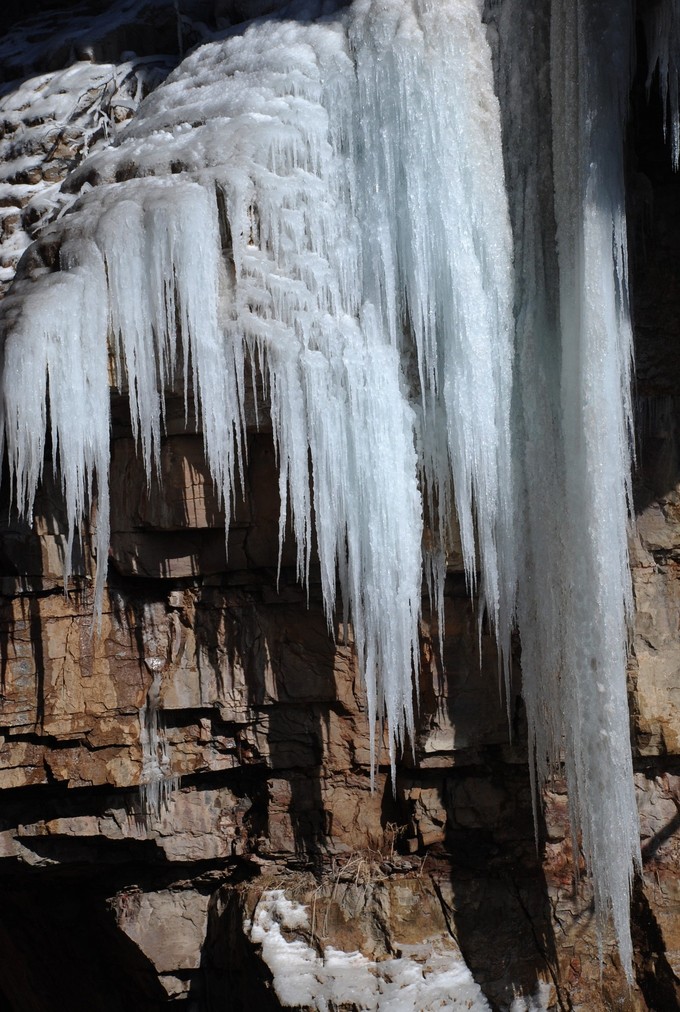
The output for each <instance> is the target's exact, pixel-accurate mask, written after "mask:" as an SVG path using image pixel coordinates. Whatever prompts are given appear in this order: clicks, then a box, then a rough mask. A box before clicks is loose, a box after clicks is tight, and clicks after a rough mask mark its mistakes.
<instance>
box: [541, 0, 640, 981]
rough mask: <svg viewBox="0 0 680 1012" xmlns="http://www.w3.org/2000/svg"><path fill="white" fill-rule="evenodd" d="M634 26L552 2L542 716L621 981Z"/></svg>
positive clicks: (616, 13)
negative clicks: (560, 630) (558, 611)
mask: <svg viewBox="0 0 680 1012" xmlns="http://www.w3.org/2000/svg"><path fill="white" fill-rule="evenodd" d="M632 32H633V12H632V4H631V3H628V2H623V3H622V2H612V3H604V4H603V3H601V2H597V0H578V2H576V3H575V2H574V0H553V5H552V45H551V71H552V73H551V83H552V95H553V164H554V178H555V217H556V224H557V240H558V261H559V272H560V326H561V330H562V373H561V404H562V419H563V422H562V424H563V441H564V480H565V499H566V502H567V503H568V507H567V509H566V511H565V517H564V540H563V543H564V559H563V569H562V574H561V578H562V581H563V587H564V593H565V595H566V601H567V607H566V612H565V616H564V626H565V628H564V635H563V665H564V668H563V671H564V672H568V679H567V678H565V677H564V674H563V676H562V678H561V679H560V698H554V699H551V700H550V709H551V710H552V711H553V712H554V711H555V710H557V709H558V708H559V712H560V713H561V714H563V728H562V730H563V732H564V735H565V760H566V770H567V781H568V786H569V792H570V797H571V805H572V811H573V812H574V813H575V815H576V817H575V818H574V820H573V821H574V823H575V826H578V827H579V828H580V830H581V833H582V848H583V853H584V855H585V858H586V862H587V865H588V868H589V869H590V870H591V871H592V873H593V887H594V891H595V905H596V910H597V911H598V915H599V918H600V923H601V924H602V923H603V922H604V920H605V918H606V916H607V915H609V914H611V918H612V920H613V924H614V928H615V931H616V937H617V939H618V943H619V950H620V953H621V959H622V961H623V964H624V966H625V968H626V972H627V973H628V975H629V977H632V946H631V940H630V928H629V915H630V889H631V879H632V875H633V870H634V868H635V867H636V866H638V867H639V865H640V844H639V826H638V819H637V809H636V804H635V793H634V786H633V771H632V760H631V750H630V737H629V715H628V705H627V690H626V661H627V641H628V636H627V633H628V619H629V618H630V615H631V612H632V589H631V581H630V571H629V563H628V545H627V535H628V529H629V521H630V516H629V508H630V505H631V489H630V445H631V436H632V432H631V429H632V422H631V402H630V396H631V395H630V379H631V361H632V333H631V324H630V318H629V313H628V291H627V264H626V219H625V188H624V176H623V128H624V119H625V116H626V113H627V107H628V93H629V88H630V71H631V41H632ZM558 745H559V743H558V742H554V743H553V748H554V749H555V751H554V752H553V755H554V756H555V757H556V756H557V751H556V749H557V747H558ZM538 760H539V763H542V762H543V756H539V757H538Z"/></svg>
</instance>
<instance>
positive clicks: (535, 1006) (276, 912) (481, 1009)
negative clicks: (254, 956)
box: [246, 889, 551, 1012]
mask: <svg viewBox="0 0 680 1012" xmlns="http://www.w3.org/2000/svg"><path fill="white" fill-rule="evenodd" d="M309 929H310V923H309V916H308V913H307V909H306V907H304V906H302V905H301V904H300V903H297V902H296V901H294V900H291V899H289V898H288V897H287V896H286V894H285V891H284V890H282V889H273V890H269V891H267V892H265V893H263V895H262V898H261V900H260V902H259V903H258V905H257V907H256V909H255V912H254V914H253V918H252V921H250V922H247V923H246V931H247V932H248V936H249V938H250V941H251V942H254V943H255V944H256V945H258V946H260V950H261V956H262V959H263V960H264V962H265V963H266V964H267V967H268V968H269V970H270V971H271V974H272V977H273V988H274V990H275V992H276V996H277V998H278V1000H279V1001H280V1002H281V1005H282V1007H283V1008H298V1009H299V1008H305V1009H316V1010H318V1012H329V1010H331V1009H335V1008H340V1007H345V1006H348V1005H351V1006H352V1007H353V1008H358V1009H365V1010H381V1012H458V1010H460V1012H463V1010H464V1012H490V1008H491V1007H490V1005H489V1003H488V1002H487V1000H486V998H485V997H484V995H483V994H482V991H481V989H480V987H479V985H478V984H476V983H475V981H474V979H473V977H472V974H471V973H470V971H469V969H468V967H467V965H466V963H465V960H464V959H463V957H462V955H461V953H460V950H459V949H458V947H457V946H456V945H455V943H454V942H453V940H452V939H451V940H447V942H446V944H444V943H443V942H442V940H441V939H439V940H437V941H431V942H430V941H428V940H427V939H425V940H424V941H423V943H422V944H420V945H403V946H400V951H399V955H398V956H396V957H394V958H392V959H384V960H380V961H375V960H370V959H367V958H366V957H365V956H363V955H362V954H361V953H360V952H344V951H342V950H341V949H337V948H334V947H333V946H330V945H328V946H325V947H323V948H321V949H318V948H312V946H311V945H309V943H308V942H307V941H305V939H304V938H303V937H301V936H298V937H297V938H296V937H295V933H296V932H300V931H302V932H306V933H307V935H308V933H309ZM550 992H551V988H550V987H549V986H548V985H539V987H538V991H537V993H536V995H535V996H534V997H531V998H521V997H518V998H516V999H515V1000H514V1001H513V1002H512V1005H511V1006H510V1008H509V1009H508V1010H507V1012H545V1010H546V1009H547V1007H548V1006H547V1001H548V1000H549V997H550Z"/></svg>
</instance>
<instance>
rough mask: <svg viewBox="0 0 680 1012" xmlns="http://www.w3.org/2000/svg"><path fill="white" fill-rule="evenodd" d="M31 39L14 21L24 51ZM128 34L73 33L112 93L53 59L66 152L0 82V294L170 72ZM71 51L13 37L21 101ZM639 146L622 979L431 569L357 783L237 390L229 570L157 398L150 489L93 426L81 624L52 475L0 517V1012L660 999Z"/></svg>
mask: <svg viewBox="0 0 680 1012" xmlns="http://www.w3.org/2000/svg"><path fill="white" fill-rule="evenodd" d="M48 6H49V5H48ZM157 6H158V5H157ZM247 7H248V5H243V4H242V5H239V4H223V5H218V7H217V8H214V9H213V7H212V5H205V8H203V7H201V5H200V4H194V5H193V6H192V7H191V8H189V7H188V6H186V5H180V8H181V11H180V15H179V19H178V20H175V15H174V8H172V6H171V5H170V8H169V9H165V8H163V10H164V13H163V17H162V19H161V22H160V23H162V25H163V26H164V28H163V35H162V37H163V39H165V40H166V41H167V43H168V48H169V46H170V45H172V46H174V45H175V44H176V43H175V39H174V35H173V33H174V32H175V31H176V30H177V29H179V36H180V39H182V38H184V40H185V41H184V43H183V44H185V45H189V44H191V43H192V42H193V41H195V40H196V38H198V37H200V36H201V33H206V32H209V31H210V30H217V29H218V28H220V27H222V28H224V26H225V24H227V23H228V22H230V21H231V22H236V21H237V20H238V19H239V18H244V17H245V16H247V15H249V14H252V13H262V12H263V10H258V11H257V12H253V10H252V8H248V9H246V8H247ZM260 8H264V5H260ZM160 9H161V7H160V6H159V10H160ZM101 10H103V8H102V7H101V5H100V11H101ZM168 10H169V11H170V12H171V13H170V14H169V13H168ZM52 16H54V17H58V16H59V15H52V14H51V13H50V12H49V10H46V12H45V13H44V14H43V16H42V17H43V18H44V19H46V20H45V21H44V22H43V23H42V28H39V27H38V26H34V29H33V31H34V32H37V33H38V35H40V37H41V38H42V37H43V36H46V35H48V33H47V32H46V29H45V25H46V24H47V25H49V22H48V20H47V19H49V18H50V17H52ZM135 17H136V18H137V20H135V19H134V18H133V19H131V20H129V21H128V22H127V23H126V24H125V26H124V27H121V26H118V27H117V28H116V30H115V32H114V33H113V35H112V34H110V33H108V34H107V31H105V30H104V29H102V35H101V37H99V38H95V39H94V41H93V40H92V38H90V37H89V36H87V33H86V34H85V37H84V39H81V43H82V45H83V46H84V47H85V48H86V49H87V48H88V47H89V48H90V49H92V50H93V55H94V56H95V57H96V58H97V60H98V61H101V60H103V59H104V57H105V58H106V59H107V60H110V61H111V67H112V68H115V67H117V66H118V67H120V66H121V65H123V64H122V62H121V61H122V54H123V51H124V50H126V49H131V48H134V49H136V50H137V54H136V56H131V55H130V54H129V53H127V54H126V59H125V64H124V66H125V68H126V69H125V72H124V73H122V72H118V76H117V77H116V75H115V74H114V73H113V70H112V71H111V74H110V75H108V76H107V74H103V73H102V71H101V64H91V63H89V62H88V63H82V62H80V63H78V64H77V65H76V69H77V73H78V74H79V75H80V79H81V82H82V88H83V93H82V95H83V100H82V104H78V106H77V110H76V112H77V115H72V116H71V118H70V119H69V120H68V124H67V125H68V129H65V128H64V127H63V124H62V122H61V120H60V119H59V116H60V115H61V113H60V111H59V109H57V110H56V111H54V112H53V113H50V111H49V109H48V108H47V105H46V107H45V108H44V109H43V110H42V111H41V112H40V116H38V117H36V115H35V112H36V110H35V104H34V102H33V100H30V102H29V100H28V99H27V100H26V104H25V105H24V106H23V107H22V102H21V100H20V96H21V92H20V91H19V90H18V89H17V88H16V87H15V86H14V85H12V86H8V89H7V91H6V95H5V99H4V102H5V106H4V107H3V115H4V121H3V124H4V125H3V131H4V133H3V138H2V141H1V142H0V143H2V144H3V145H4V150H3V157H4V162H5V164H6V166H8V168H7V169H6V174H5V181H4V182H3V184H2V191H1V192H2V201H3V205H4V207H3V210H4V213H3V218H2V227H3V235H4V236H5V238H6V240H7V245H6V247H4V256H5V259H4V260H3V263H2V266H3V268H4V269H5V272H6V274H5V275H3V278H2V280H6V281H9V280H10V278H11V276H12V274H13V270H14V266H15V263H16V258H17V255H18V253H20V252H21V249H22V248H23V247H24V246H25V245H26V243H27V242H28V241H29V240H30V239H31V238H33V236H34V234H37V229H38V227H39V224H40V222H41V220H42V216H43V215H46V216H47V217H49V216H50V215H52V214H55V213H58V211H59V210H60V208H61V207H62V205H61V204H60V203H59V202H60V200H62V198H61V197H60V196H59V195H58V194H56V193H55V194H52V195H50V197H49V200H47V199H46V197H45V192H46V191H45V186H44V184H45V183H47V184H50V183H58V182H59V180H60V178H61V177H62V176H63V175H64V174H65V173H66V172H67V171H68V170H69V169H70V168H72V167H73V166H74V164H76V163H77V162H78V161H79V159H80V158H81V157H82V155H83V153H84V152H85V151H86V150H87V148H88V146H90V145H93V144H96V143H102V141H103V140H105V134H106V129H109V128H110V124H111V123H113V124H115V122H118V121H123V120H124V119H125V118H126V117H127V116H128V115H129V114H130V113H131V112H132V110H133V108H134V106H135V103H136V102H137V101H139V99H140V98H141V96H142V94H143V92H144V90H145V89H147V88H149V87H152V86H153V83H154V81H155V80H157V79H158V77H159V76H161V75H162V73H163V72H164V69H167V67H168V66H169V65H170V64H171V62H172V59H171V58H163V59H155V58H154V59H152V56H153V45H154V41H153V40H154V38H156V40H157V38H158V36H154V32H153V26H154V24H156V25H157V24H158V23H159V22H158V20H157V19H158V17H159V14H158V11H156V9H155V7H154V5H153V4H149V6H148V7H144V5H142V4H138V5H137V6H136V8H135ZM149 25H151V29H150V28H149ZM80 27H82V26H80ZM62 28H63V24H62ZM64 32H65V37H66V38H67V39H68V32H67V31H66V29H64ZM73 32H75V29H73ZM41 33H42V35H41ZM76 36H77V33H75V35H74V38H75V37H76ZM77 38H80V36H77ZM79 44H80V43H79ZM65 45H66V43H63V44H62V47H61V49H60V50H58V52H57V54H56V55H55V53H54V51H53V49H50V46H49V45H47V46H43V48H42V49H41V48H40V46H39V45H38V44H37V43H36V46H37V50H36V53H35V54H34V55H32V56H31V61H32V62H29V63H28V64H27V65H26V71H27V72H29V71H30V73H37V72H38V71H40V72H45V73H48V72H49V74H54V75H57V77H50V78H49V80H48V79H47V78H46V79H45V82H46V83H45V85H44V87H43V91H44V92H45V93H46V94H47V93H48V92H49V91H50V88H52V90H53V91H54V92H56V93H58V82H59V80H60V79H59V77H58V75H59V74H61V73H63V72H64V67H65V66H66V65H69V63H70V57H71V53H70V50H68V47H67V48H66V50H65V51H64V46H65ZM74 45H75V43H74ZM98 46H99V47H100V48H99V49H98V48H97V47H98ZM145 54H146V55H145ZM75 55H78V53H76V54H75ZM81 55H82V54H81ZM175 59H176V57H175ZM145 60H147V61H148V62H147V63H144V61H145ZM52 61H56V63H55V62H52ZM142 68H145V70H144V73H142ZM149 68H151V69H149ZM75 72H76V71H72V73H75ZM112 78H113V79H115V81H114V83H115V87H114V88H110V87H109V85H108V84H107V82H108V81H109V80H110V79H112ZM55 82H56V83H55ZM125 82H127V84H126V83H125ZM106 88H109V92H110V94H109V92H106V94H107V96H108V98H107V100H108V103H109V104H108V107H107V108H108V111H107V114H106V115H107V117H108V119H107V121H106V122H107V123H108V124H109V126H107V128H106V129H104V126H103V125H102V123H103V121H101V120H98V119H97V115H96V113H97V112H98V111H99V110H101V108H102V106H101V94H102V89H104V90H105V89H106ZM17 96H19V99H17ZM8 103H9V105H8ZM12 103H13V104H12ZM47 104H49V103H47ZM31 106H32V107H33V115H32V112H31ZM50 116H52V118H53V119H54V122H55V128H54V131H52V132H47V134H45V131H42V133H40V140H39V143H38V144H37V147H36V146H35V145H34V146H33V148H32V149H31V151H30V152H29V151H28V150H27V148H26V146H25V145H26V144H27V143H29V140H30V137H31V136H32V135H31V133H30V131H31V129H32V128H42V127H44V126H45V124H46V123H47V124H48V125H49V121H50ZM88 117H89V118H88ZM637 132H638V137H637V141H636V143H637V159H638V166H637V173H634V172H633V171H632V170H631V180H630V190H631V202H632V204H633V205H634V207H635V209H636V212H635V217H634V223H635V234H636V241H635V250H636V263H635V272H634V280H635V309H636V321H637V345H638V393H639V401H640V412H639V415H640V418H639V467H638V473H637V476H636V495H637V512H638V517H637V526H636V529H635V531H634V533H633V536H632V542H631V551H632V558H633V577H634V589H635V601H636V619H635V629H634V638H633V645H632V651H631V664H630V707H631V715H632V734H633V747H634V755H635V762H636V771H637V772H636V786H637V791H638V800H639V811H640V826H641V839H642V848H643V858H644V876H643V878H642V879H641V880H640V881H639V882H638V883H637V884H636V889H635V901H634V906H633V912H632V918H633V932H634V940H635V945H636V967H635V969H636V983H635V985H634V986H633V987H632V988H629V987H628V985H627V984H626V982H625V978H624V977H623V975H622V973H621V970H620V967H619V965H618V963H617V959H616V956H615V954H614V950H613V948H610V947H609V945H608V944H607V940H604V959H603V963H602V965H600V961H599V958H598V948H599V942H598V938H597V933H596V929H595V926H594V921H593V916H592V909H591V895H590V891H589V886H588V882H587V881H585V880H583V879H581V880H575V876H574V872H575V869H576V868H578V865H579V857H578V855H574V853H573V841H572V837H571V833H570V829H569V825H568V819H567V815H566V798H565V795H564V791H563V788H562V785H561V784H560V782H556V783H555V784H554V785H553V789H552V790H551V791H550V792H548V794H547V795H546V797H545V810H544V812H542V813H539V817H538V827H537V835H538V845H537V844H536V839H535V829H534V819H533V814H532V802H531V794H530V788H529V777H528V757H527V755H526V745H525V732H524V720H523V708H522V702H521V695H520V685H521V672H520V647H519V644H517V645H516V654H517V656H516V658H515V660H516V664H515V669H516V670H515V672H514V676H513V695H512V699H511V700H510V706H509V710H510V720H509V721H508V717H507V714H506V707H505V703H504V702H503V701H502V700H501V698H500V694H499V690H498V670H497V656H496V649H495V645H494V643H493V641H492V639H491V637H490V636H488V635H487V634H486V633H485V632H484V630H483V631H482V636H481V639H480V637H479V633H478V623H477V617H476V612H475V603H474V601H472V600H471V599H470V597H469V595H468V592H467V589H466V586H465V580H464V576H463V572H462V570H463V567H462V559H461V558H460V554H459V552H458V551H457V547H456V546H455V545H451V546H450V553H449V559H448V576H447V584H446V597H445V611H446V633H445V638H444V641H443V651H441V650H440V645H439V638H438V630H437V629H436V627H435V625H434V623H433V622H432V623H431V622H429V621H428V620H425V621H424V622H423V623H422V628H421V676H420V702H419V709H418V724H417V734H416V739H415V741H414V743H413V747H412V749H408V750H407V751H406V753H405V755H404V756H403V758H402V759H401V761H400V762H399V764H398V768H397V773H396V782H395V784H394V787H393V786H392V784H391V783H390V775H389V769H388V767H387V766H381V767H380V768H379V771H378V775H377V777H376V782H375V787H374V789H372V788H371V775H370V774H371V770H370V749H369V728H368V722H367V715H366V703H365V696H364V691H363V687H362V685H361V684H360V682H359V678H358V670H357V664H356V659H355V656H354V652H353V644H352V632H351V628H350V629H344V628H343V627H342V624H341V623H339V624H338V625H337V627H336V628H335V629H334V630H333V635H331V634H329V632H328V629H327V625H326V619H325V616H324V614H323V608H322V603H321V592H320V583H319V579H318V574H315V573H314V570H313V569H312V575H311V580H310V587H309V592H307V591H305V590H303V589H301V588H300V586H299V585H298V583H297V581H296V578H295V553H294V547H293V546H292V543H291V539H290V538H289V539H288V540H287V542H286V545H285V546H284V551H283V558H282V567H281V572H280V575H278V574H277V563H278V552H279V547H278V516H279V499H278V479H277V472H276V466H275V458H274V448H273V443H272V438H271V434H270V433H268V432H267V431H266V428H263V427H258V426H256V424H255V414H256V413H255V410H254V407H255V404H256V402H257V401H258V400H259V399H260V398H261V391H257V390H253V391H251V410H250V415H249V426H248V432H249V436H248V458H247V466H246V472H245V476H244V486H245V487H244V489H243V493H244V495H243V500H242V501H239V502H238V503H237V506H236V513H235V516H234V518H233V520H232V524H231V529H230V533H229V539H228V545H227V546H225V539H224V518H223V515H222V513H221V510H220V508H219V506H218V503H217V499H216V496H215V492H214V489H213V487H212V483H211V481H210V478H209V475H208V471H207V467H206V463H205V460H204V455H203V445H202V440H201V437H200V433H197V432H195V431H193V430H192V429H191V427H190V426H189V427H187V425H186V423H185V420H184V410H183V406H182V404H181V401H180V399H178V398H176V397H175V396H173V393H172V392H169V393H168V406H167V411H166V434H165V436H164V438H163V445H162V457H161V467H160V474H159V475H158V480H157V481H155V482H153V483H152V484H151V485H148V483H147V480H146V476H145V474H144V470H143V467H142V465H141V464H140V462H139V460H138V457H137V455H136V453H135V450H134V442H133V439H132V434H131V429H130V422H129V417H128V416H127V414H126V408H125V404H124V402H123V400H122V399H121V400H118V399H114V402H113V421H114V425H113V440H112V447H113V449H112V463H111V489H112V518H111V529H112V537H111V549H110V559H109V579H108V584H107V591H106V597H105V603H104V609H103V614H102V621H101V628H100V629H97V628H96V627H93V615H92V606H93V602H92V582H91V576H92V559H91V558H90V553H89V550H88V544H87V540H86V539H85V541H84V543H83V548H82V554H81V558H80V560H79V564H78V565H77V566H76V575H75V578H74V581H73V587H72V589H71V591H70V593H69V594H68V596H66V595H65V594H64V587H63V576H62V573H63V557H64V551H65V539H64V537H63V533H62V532H63V530H64V527H65V524H64V523H63V519H64V518H63V517H62V515H61V514H62V511H63V506H62V503H61V500H60V494H59V482H58V479H55V477H54V476H53V475H51V474H50V473H49V471H48V472H47V473H46V476H45V480H44V482H43V486H42V490H41V494H40V498H39V501H38V502H37V503H36V507H35V511H34V520H33V523H32V524H31V525H29V524H27V523H19V522H18V521H16V519H15V518H13V515H12V513H11V511H9V509H8V507H9V502H8V501H4V502H3V512H2V515H3V518H4V519H3V529H2V543H1V546H0V561H1V563H2V580H1V584H0V589H1V591H2V596H1V599H0V623H1V625H2V629H1V631H0V649H1V653H0V680H1V684H0V689H1V696H0V735H1V740H0V789H2V800H3V804H2V814H1V815H0V857H1V860H0V890H1V893H2V904H0V944H1V946H2V951H3V953H4V958H3V972H2V975H1V976H0V1009H8V1010H21V1012H47V1010H51V1009H54V1008H56V1007H61V1006H62V1005H63V1006H65V1007H68V1008H70V1009H73V1010H78V1009H83V1010H85V1009H87V1010H90V1009H92V1008H97V1009H101V1010H103V1012H108V1010H112V1012H113V1010H119V1009H139V1010H147V1009H148V1010H154V1009H156V1008H161V1007H162V1006H164V1005H166V1004H167V1003H169V1002H174V1003H180V1004H182V1003H183V1004H184V1007H185V1008H188V1009H195V1010H201V1012H203V1010H210V1012H213V1010H216V1009H223V1008H231V1009H250V1008H253V1007H255V1006H258V1005H259V1007H262V1008H265V1009H276V1008H286V1007H287V1008H305V1009H306V1008H311V1009H315V1008H316V1009H322V1008H343V1009H353V1008H356V1009H364V1008H384V1009H387V1008H392V1009H397V1008H402V1007H403V1008H409V1009H413V1010H420V1012H423V1010H425V1009H429V1008H459V1007H460V1008H475V1009H484V1008H488V1007H491V1008H498V1009H510V1008H512V1010H513V1012H521V1010H522V1009H527V1010H528V1009H547V1008H550V1009H553V1008H555V1009H558V1008H559V1009H567V1008H581V1009H588V1010H593V1012H595V1010H599V1009H603V1010H604V1009H631V1010H633V1009H634V1010H640V1012H642V1010H652V1009H654V1010H657V1012H658V1010H671V1009H673V1008H678V1007H680V933H679V928H678V925H679V924H680V920H679V916H680V892H679V887H678V884H677V882H678V872H680V846H679V844H678V835H677V829H678V826H679V825H680V815H679V811H680V764H679V762H678V756H679V754H680V709H679V705H680V699H679V698H678V692H679V691H680V690H679V689H678V685H679V671H680V647H679V646H678V614H679V609H678V604H679V599H680V582H679V574H678V560H679V558H680V491H679V490H680V484H679V474H680V458H679V457H678V441H679V439H680V436H679V431H678V403H677V397H676V393H675V388H676V385H677V380H678V373H679V370H680V363H678V361H677V356H676V354H675V351H674V347H675V342H676V338H677V336H678V335H677V333H676V332H677V329H678V323H677V320H678V307H679V305H680V288H679V286H678V279H677V276H676V264H677V257H678V253H679V252H680V250H679V249H678V235H680V228H679V227H678V225H680V189H679V187H678V181H677V179H676V178H675V177H673V176H672V175H671V173H670V170H669V168H668V163H667V155H665V154H664V153H663V149H662V147H661V142H660V134H661V130H660V114H659V110H658V109H655V107H654V106H653V105H652V106H651V111H649V112H648V111H647V108H646V107H643V106H641V107H640V110H639V111H638V115H637ZM33 136H34V137H35V136H37V135H33ZM27 139H28V140H27ZM22 145H24V146H23V147H22ZM29 156H30V158H29ZM27 158H29V160H30V165H29V164H28V163H27V161H26V159H27ZM27 173H28V174H27ZM50 201H51V202H52V203H50ZM29 256H30V254H29ZM2 487H3V490H4V494H5V495H7V488H8V485H7V483H6V482H4V483H3V486H2ZM8 515H9V516H10V519H9V520H7V517H8ZM93 522H95V523H96V518H93ZM227 548H228V552H227ZM425 614H426V615H427V614H428V612H427V609H426V611H425ZM383 758H384V756H383ZM353 953H354V955H351V954H353ZM324 1002H325V1004H324ZM399 1002H401V1004H399Z"/></svg>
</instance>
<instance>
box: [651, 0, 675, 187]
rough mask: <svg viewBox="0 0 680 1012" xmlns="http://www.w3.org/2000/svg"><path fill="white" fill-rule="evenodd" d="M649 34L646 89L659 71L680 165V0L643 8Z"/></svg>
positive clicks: (667, 121)
mask: <svg viewBox="0 0 680 1012" xmlns="http://www.w3.org/2000/svg"><path fill="white" fill-rule="evenodd" d="M643 20H644V25H645V35H646V37H647V63H648V67H649V71H648V76H647V91H648V92H649V89H650V88H651V85H652V78H653V77H654V72H655V71H658V74H659V90H660V91H661V103H662V105H663V114H664V133H665V135H666V137H668V135H669V134H670V144H671V157H672V159H673V168H674V169H676V171H677V169H678V168H679V167H680V0H659V2H658V3H656V4H654V5H651V4H650V5H649V6H648V7H647V8H645V9H644V14H643Z"/></svg>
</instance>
